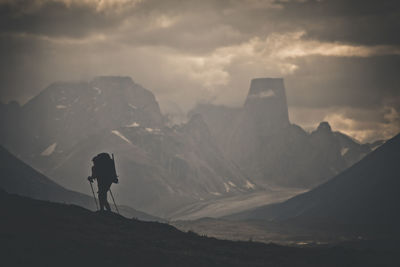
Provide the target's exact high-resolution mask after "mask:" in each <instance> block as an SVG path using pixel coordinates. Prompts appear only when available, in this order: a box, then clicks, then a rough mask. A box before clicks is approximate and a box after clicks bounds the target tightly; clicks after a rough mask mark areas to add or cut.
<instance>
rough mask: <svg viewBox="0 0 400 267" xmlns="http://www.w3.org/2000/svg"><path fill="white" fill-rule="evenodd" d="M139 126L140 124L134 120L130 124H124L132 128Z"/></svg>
mask: <svg viewBox="0 0 400 267" xmlns="http://www.w3.org/2000/svg"><path fill="white" fill-rule="evenodd" d="M139 126H140V124H139V123H137V122H136V121H134V122H132V123H131V124H128V125H126V126H125V127H128V128H134V127H139Z"/></svg>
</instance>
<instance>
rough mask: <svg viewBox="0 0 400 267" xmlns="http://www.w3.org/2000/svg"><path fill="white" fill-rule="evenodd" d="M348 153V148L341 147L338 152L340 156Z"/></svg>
mask: <svg viewBox="0 0 400 267" xmlns="http://www.w3.org/2000/svg"><path fill="white" fill-rule="evenodd" d="M348 151H349V148H348V147H343V148H342V149H341V150H340V154H341V155H342V156H344V155H346V153H347V152H348Z"/></svg>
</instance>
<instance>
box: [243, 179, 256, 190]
mask: <svg viewBox="0 0 400 267" xmlns="http://www.w3.org/2000/svg"><path fill="white" fill-rule="evenodd" d="M244 186H245V187H246V188H248V189H254V188H255V187H256V186H255V184H253V183H251V182H250V181H249V180H246V184H245V185H244Z"/></svg>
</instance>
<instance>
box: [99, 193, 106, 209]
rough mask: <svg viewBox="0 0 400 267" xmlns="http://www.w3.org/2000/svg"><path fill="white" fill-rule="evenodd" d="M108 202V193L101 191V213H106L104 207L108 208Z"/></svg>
mask: <svg viewBox="0 0 400 267" xmlns="http://www.w3.org/2000/svg"><path fill="white" fill-rule="evenodd" d="M106 202H107V192H105V191H104V190H100V189H99V203H100V211H104V206H106V208H107V205H106V204H105V203H106ZM107 204H108V203H107Z"/></svg>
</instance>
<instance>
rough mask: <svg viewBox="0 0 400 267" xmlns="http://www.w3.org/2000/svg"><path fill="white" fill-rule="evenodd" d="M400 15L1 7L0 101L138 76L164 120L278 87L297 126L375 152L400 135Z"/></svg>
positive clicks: (65, 1) (341, 0)
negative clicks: (251, 90) (269, 80)
mask: <svg viewBox="0 0 400 267" xmlns="http://www.w3.org/2000/svg"><path fill="white" fill-rule="evenodd" d="M399 6H400V4H399V3H398V1H393V0H383V1H373V0H364V1H361V0H360V1H359V0H353V1H345V0H319V1H314V0H309V1H306V0H292V1H290V0H285V1H277V0H276V1H274V0H266V1H263V0H207V1H198V0H186V1H182V0H165V1H161V0H143V1H139V0H137V1H127V0H109V1H107V0H104V1H95V0H82V1H78V0H21V1H10V0H0V56H1V58H2V60H1V61H0V68H1V70H2V71H1V74H0V90H1V91H0V99H1V100H2V101H5V102H7V101H9V100H11V99H18V100H20V101H21V102H25V101H26V100H27V99H29V98H30V97H32V96H34V95H35V94H37V93H38V92H39V91H40V90H41V89H43V88H44V87H45V86H47V85H48V84H49V83H51V82H53V81H56V80H71V79H73V80H77V79H84V80H87V79H90V78H91V77H92V76H95V75H130V76H132V77H133V78H134V79H135V80H136V81H137V82H140V83H142V84H143V85H144V86H145V87H147V88H149V89H151V90H152V91H153V92H154V93H155V94H156V96H157V98H158V100H159V101H160V103H161V106H162V108H163V109H164V110H165V111H167V112H168V111H169V110H168V107H169V106H177V105H176V103H177V104H178V105H179V106H180V107H181V108H182V109H183V110H185V111H186V110H187V109H189V108H191V107H193V105H195V103H196V102H197V101H199V100H201V101H203V100H205V101H213V102H215V103H218V104H221V103H222V104H226V105H241V104H242V103H243V101H244V98H245V97H246V93H247V90H248V86H249V81H250V79H252V78H254V77H265V76H272V77H276V76H279V77H284V78H285V82H286V87H287V96H288V103H289V108H290V110H291V114H292V115H293V116H292V118H294V122H296V123H299V124H302V123H304V124H307V125H312V126H313V127H314V126H315V124H316V123H318V122H319V121H320V120H322V119H329V120H332V121H335V127H337V128H336V129H345V130H346V131H347V132H348V133H354V135H355V136H359V137H360V138H361V139H363V138H367V139H368V140H373V139H374V138H378V137H379V138H380V137H382V136H383V137H385V136H390V134H394V133H395V131H396V130H397V129H400V128H399V127H397V126H398V124H399V120H398V119H397V118H398V114H397V113H399V112H400V104H399V103H400V100H399V99H400V92H399V84H400V83H399V82H400V78H399V75H398V74H397V72H398V69H399V67H400V66H399V65H400V59H399V57H400V56H399V55H400V52H399V51H400V37H399V35H398V33H397V32H398V29H399V28H400V24H399V23H400V20H399V12H400V11H399ZM346 45H347V46H346ZM154 77H157V78H156V79H155V78H154ZM296 112H297V113H296ZM295 113H296V114H297V115H296V114H295ZM317 113H319V115H318V116H316V115H315V114H317ZM310 118H312V119H311V120H310ZM347 120H348V121H347ZM343 121H345V122H347V124H346V123H343ZM392 124H393V125H397V126H396V127H392V128H390V127H389V126H388V125H392ZM340 127H342V128H340ZM346 127H347V128H346ZM380 127H386V128H385V129H386V130H385V131H386V132H385V134H380V133H378V132H379V131H380V130H379V128H380ZM362 129H365V130H366V131H367V130H368V131H369V132H368V133H364V132H362Z"/></svg>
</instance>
